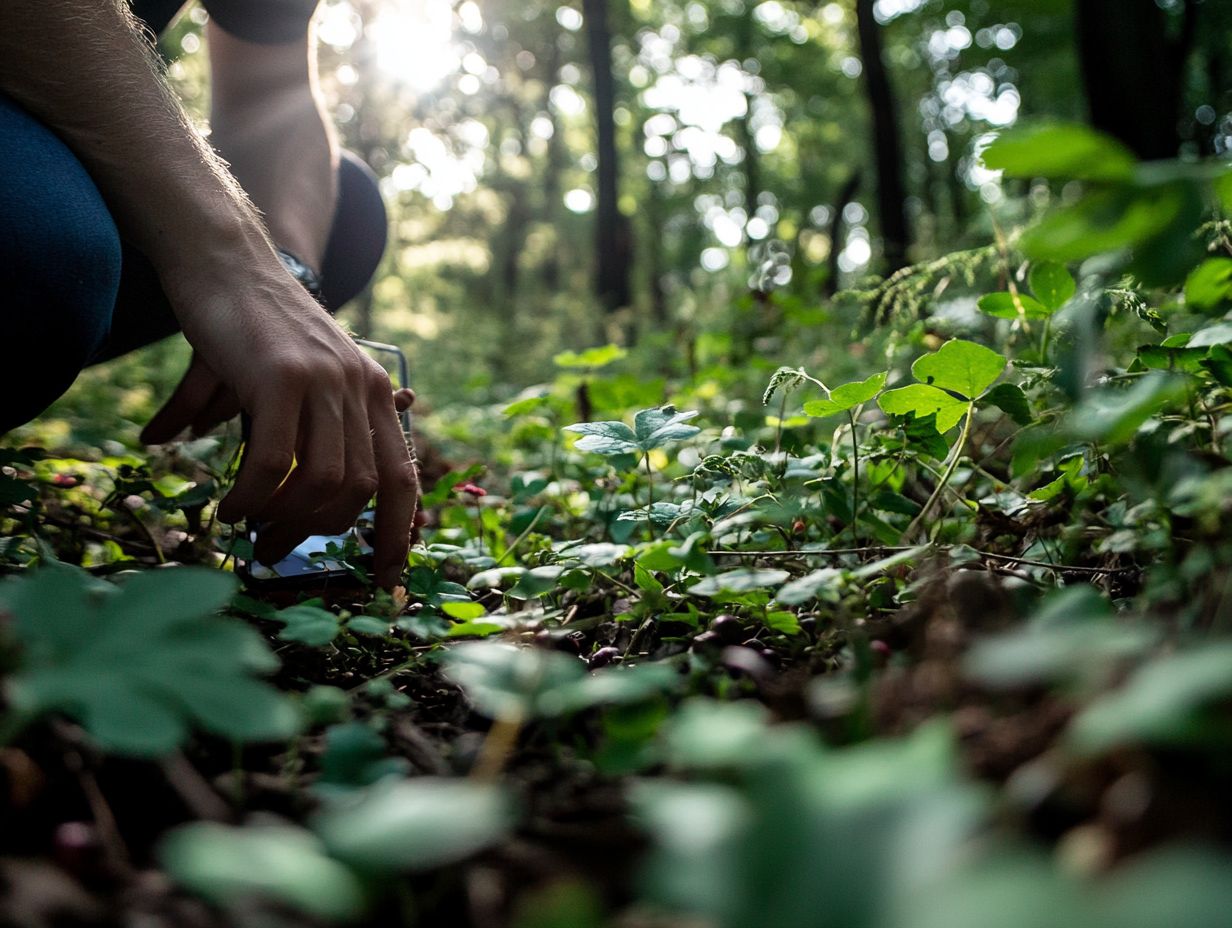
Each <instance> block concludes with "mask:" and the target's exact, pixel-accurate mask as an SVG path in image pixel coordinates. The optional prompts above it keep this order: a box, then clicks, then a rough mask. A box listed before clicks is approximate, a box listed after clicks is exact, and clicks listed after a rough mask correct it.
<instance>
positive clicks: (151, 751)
mask: <svg viewBox="0 0 1232 928" xmlns="http://www.w3.org/2000/svg"><path fill="white" fill-rule="evenodd" d="M235 587H236V581H235V578H234V577H233V576H232V575H230V574H225V573H222V572H221V571H211V570H206V569H203V568H178V569H170V570H159V571H150V572H148V573H144V574H141V575H138V576H136V577H132V578H130V579H129V581H128V582H127V583H126V584H125V585H124V586H123V587H119V588H117V587H114V586H112V585H111V584H108V583H101V582H99V581H97V580H94V579H93V578H91V577H90V576H89V575H87V574H86V573H85V572H83V571H81V570H79V569H76V568H70V567H67V566H65V565H62V564H54V563H53V564H48V565H46V566H44V567H41V568H39V569H38V570H36V571H34V572H33V573H32V574H30V575H27V576H24V577H22V578H20V579H18V580H13V581H10V582H9V583H8V584H6V585H4V586H3V587H0V602H3V603H4V605H5V607H6V608H7V610H8V611H9V612H11V613H12V614H13V616H14V618H15V621H16V625H17V628H18V629H19V630H20V633H21V640H22V645H23V654H22V660H21V668H20V670H19V671H18V672H17V673H15V674H14V675H13V676H12V677H11V679H10V697H11V704H12V706H13V708H15V709H16V710H17V711H18V712H20V713H21V714H23V715H26V716H29V717H36V716H38V715H42V714H45V713H48V712H53V711H60V712H64V713H66V714H68V715H70V716H72V717H74V718H76V719H78V720H80V721H81V723H82V725H83V727H84V728H85V729H86V731H87V732H88V733H89V734H90V735H91V736H92V737H93V738H94V739H95V740H96V741H98V743H99V744H100V745H101V746H102V747H103V748H104V749H106V750H110V751H115V752H117V753H123V754H132V755H140V756H148V755H159V754H166V753H169V752H171V751H174V750H175V749H176V748H178V747H180V746H181V745H182V744H183V743H184V741H185V740H186V738H187V736H188V730H189V726H190V725H191V724H192V723H196V724H198V725H200V726H202V727H204V728H207V729H209V730H210V731H212V732H214V733H216V734H219V735H222V736H224V737H230V738H233V739H235V740H274V739H281V738H287V737H290V736H291V735H292V734H294V732H295V730H296V728H297V727H298V716H297V713H296V712H295V709H294V706H293V705H292V704H291V702H290V701H289V700H287V699H286V697H285V696H283V695H282V694H280V693H278V692H277V691H275V690H274V689H272V688H270V687H269V686H267V685H266V684H264V683H261V682H259V681H257V680H255V679H253V678H252V677H251V676H250V674H252V673H253V672H263V671H268V670H271V669H273V668H275V667H277V664H278V661H277V659H276V658H275V657H274V656H273V655H272V654H271V653H270V652H269V649H268V648H267V647H266V645H265V644H264V642H263V641H262V639H261V637H260V635H258V634H257V632H256V631H255V630H253V629H252V628H250V627H248V626H246V625H243V624H241V623H238V622H236V621H235V620H231V619H223V618H218V617H215V616H212V615H210V613H211V612H213V611H214V610H215V609H217V608H218V607H219V606H220V605H222V604H223V603H225V602H226V601H227V600H229V599H230V597H231V595H232V594H233V593H234V591H235Z"/></svg>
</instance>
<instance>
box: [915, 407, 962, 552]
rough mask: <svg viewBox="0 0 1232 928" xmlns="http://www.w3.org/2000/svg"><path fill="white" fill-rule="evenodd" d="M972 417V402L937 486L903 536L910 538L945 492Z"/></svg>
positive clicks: (960, 454)
mask: <svg viewBox="0 0 1232 928" xmlns="http://www.w3.org/2000/svg"><path fill="white" fill-rule="evenodd" d="M974 417H975V403H974V402H972V403H970V404H969V405H968V406H967V415H966V416H965V417H964V418H963V427H962V431H961V432H960V433H959V435H958V441H957V443H955V445H954V453H953V454H952V455H950V461H949V463H948V464H946V467H945V470H944V471H943V472H942V474H941V479H940V480H939V481H937V486H936V487H935V488H934V489H933V492H932V495H931V496H930V497H928V502H926V503H925V504H924V508H923V509H921V510H920V514H919V515H918V516H916V517H915V518H914V519H912V520H911V524H910V525H908V526H907V531H906V532H904V533H903V537H905V538H911V537H912V536H914V535H915V532H916V529H917V528H919V527H920V523H922V522H923V521H924V520H925V519H926V518H927V517H928V513H929V511H930V510H931V509H932V508H933V504H934V503H936V502H937V500H938V499H940V497H941V494H942V493H943V492H945V488H946V485H947V484H948V483H949V482H950V478H951V477H953V476H954V471H955V470H956V469H957V468H958V461H959V459H960V458H961V457H962V454H963V451H964V449H965V448H966V447H967V436H969V435H970V434H971V420H972V419H973V418H974Z"/></svg>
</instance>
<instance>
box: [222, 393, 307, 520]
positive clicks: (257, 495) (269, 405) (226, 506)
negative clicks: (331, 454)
mask: <svg viewBox="0 0 1232 928" xmlns="http://www.w3.org/2000/svg"><path fill="white" fill-rule="evenodd" d="M301 402H302V401H301V399H300V397H299V396H298V395H297V394H296V393H294V392H291V391H286V390H282V391H277V390H276V391H272V392H271V393H270V394H269V396H268V398H266V399H263V400H261V401H260V402H259V403H258V404H257V405H256V406H255V408H254V409H253V411H252V428H251V433H250V435H249V439H248V445H247V448H246V450H245V452H244V460H243V462H242V463H241V464H240V471H239V474H238V475H237V476H236V478H235V485H234V486H232V488H231V492H230V493H228V494H227V495H226V496H225V497H224V498H223V500H222V502H221V503H219V504H218V518H219V520H220V521H222V522H238V521H239V520H240V519H243V518H247V517H249V516H251V515H253V514H254V513H256V512H258V511H260V509H261V508H262V507H264V506H265V505H266V503H267V502H268V501H269V499H270V497H271V496H273V495H274V493H275V492H276V491H277V490H278V487H280V486H281V485H282V482H283V481H284V480H285V479H286V478H287V474H288V473H289V472H290V470H291V465H292V463H293V462H294V460H295V448H296V439H297V437H298V434H299V418H300V405H301Z"/></svg>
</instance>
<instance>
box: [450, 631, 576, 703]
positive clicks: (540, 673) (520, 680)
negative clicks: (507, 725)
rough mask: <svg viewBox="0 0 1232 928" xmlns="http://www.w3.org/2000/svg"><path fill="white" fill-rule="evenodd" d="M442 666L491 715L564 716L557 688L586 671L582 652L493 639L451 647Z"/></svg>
mask: <svg viewBox="0 0 1232 928" xmlns="http://www.w3.org/2000/svg"><path fill="white" fill-rule="evenodd" d="M442 665H443V667H444V671H445V676H446V677H448V678H449V679H450V680H452V681H453V682H454V683H456V684H457V685H458V686H460V687H462V689H463V691H464V692H465V693H466V695H467V697H468V698H469V699H470V701H471V703H472V704H473V705H474V707H475V709H476V711H478V712H481V713H483V714H484V715H487V716H489V717H490V718H534V717H538V716H540V715H544V716H552V715H558V714H559V713H560V711H561V705H560V701H559V699H558V698H556V697H555V696H554V695H553V691H554V690H555V689H556V688H557V687H560V686H562V685H564V684H567V683H572V682H574V681H575V680H578V679H580V678H581V677H582V676H584V675H585V673H586V668H585V665H584V664H582V662H581V661H579V660H578V659H577V658H576V657H569V656H568V655H565V654H561V653H560V652H558V651H546V650H544V649H542V648H519V647H517V646H516V645H512V644H507V643H504V642H488V641H484V642H475V643H471V644H462V645H458V646H457V647H454V648H451V649H450V650H449V651H448V652H447V653H446V654H445V656H444V658H443V660H442Z"/></svg>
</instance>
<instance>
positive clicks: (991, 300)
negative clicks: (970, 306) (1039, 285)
mask: <svg viewBox="0 0 1232 928" xmlns="http://www.w3.org/2000/svg"><path fill="white" fill-rule="evenodd" d="M979 307H980V312H982V313H984V314H985V315H988V316H996V317H997V318H998V319H1017V318H1019V317H1020V316H1021V317H1025V318H1027V319H1047V318H1048V317H1049V316H1051V315H1052V310H1051V309H1049V308H1048V307H1047V306H1045V305H1044V304H1042V303H1041V302H1039V300H1037V299H1035V298H1034V297H1030V296H1027V295H1026V294H1025V293H1019V294H1017V295H1015V294H1013V293H1010V292H1008V291H1004V290H1003V291H1000V292H998V293H987V294H985V295H984V296H982V297H980V299H979ZM1019 307H1021V308H1022V311H1021V312H1019Z"/></svg>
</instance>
